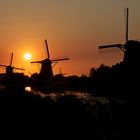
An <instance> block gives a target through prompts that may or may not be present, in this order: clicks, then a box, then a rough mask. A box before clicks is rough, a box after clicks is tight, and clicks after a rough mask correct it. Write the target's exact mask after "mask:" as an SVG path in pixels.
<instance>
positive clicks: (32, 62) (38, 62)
mask: <svg viewBox="0 0 140 140" xmlns="http://www.w3.org/2000/svg"><path fill="white" fill-rule="evenodd" d="M30 63H42V61H32V62H30Z"/></svg>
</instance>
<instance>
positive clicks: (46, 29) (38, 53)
mask: <svg viewBox="0 0 140 140" xmlns="http://www.w3.org/2000/svg"><path fill="white" fill-rule="evenodd" d="M126 7H129V12H130V17H129V39H135V40H140V27H139V26H140V1H139V0H104V1H103V0H0V64H5V65H8V64H9V63H10V54H11V52H13V53H14V58H13V65H14V66H15V67H20V68H25V69H26V74H29V73H31V74H32V73H34V72H38V71H39V68H40V66H39V65H38V64H30V61H26V60H25V59H24V54H25V53H26V52H30V53H31V54H32V58H31V61H34V60H42V59H44V58H46V48H45V42H44V40H45V39H47V41H48V46H49V50H50V56H51V58H59V57H65V56H68V57H69V58H70V60H68V61H61V62H59V63H58V64H57V65H56V66H55V67H54V68H53V71H54V74H57V73H59V69H60V67H61V69H62V72H63V73H66V74H67V75H81V74H89V70H90V68H91V67H98V66H99V65H100V64H102V63H104V64H105V65H112V64H115V63H117V62H120V61H122V59H123V52H121V51H119V50H118V51H115V52H108V53H106V52H102V53H99V50H98V46H99V45H106V44H112V43H113V44H114V43H125V10H124V9H125V8H126ZM0 72H3V68H2V67H0Z"/></svg>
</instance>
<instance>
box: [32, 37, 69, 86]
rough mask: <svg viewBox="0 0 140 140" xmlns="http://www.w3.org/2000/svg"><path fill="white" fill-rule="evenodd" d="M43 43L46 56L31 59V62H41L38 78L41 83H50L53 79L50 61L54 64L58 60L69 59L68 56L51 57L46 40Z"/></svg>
mask: <svg viewBox="0 0 140 140" xmlns="http://www.w3.org/2000/svg"><path fill="white" fill-rule="evenodd" d="M45 44H46V50H47V57H46V58H45V59H43V60H40V61H33V62H31V63H40V64H41V70H40V72H39V78H40V80H41V83H44V84H50V83H51V82H52V79H53V70H52V63H55V64H56V63H57V62H58V61H63V60H69V58H68V57H66V58H59V59H51V58H50V52H49V48H48V43H47V40H45Z"/></svg>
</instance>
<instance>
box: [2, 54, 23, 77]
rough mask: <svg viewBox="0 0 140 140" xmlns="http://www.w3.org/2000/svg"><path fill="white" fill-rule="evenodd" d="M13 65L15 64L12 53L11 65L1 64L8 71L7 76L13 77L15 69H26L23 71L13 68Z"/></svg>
mask: <svg viewBox="0 0 140 140" xmlns="http://www.w3.org/2000/svg"><path fill="white" fill-rule="evenodd" d="M12 63H13V52H12V53H11V59H10V64H9V65H2V64H0V66H1V67H4V68H5V69H6V75H11V74H12V73H13V70H14V69H17V70H25V69H22V68H17V67H14V66H12Z"/></svg>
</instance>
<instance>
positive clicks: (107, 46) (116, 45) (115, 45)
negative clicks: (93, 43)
mask: <svg viewBox="0 0 140 140" xmlns="http://www.w3.org/2000/svg"><path fill="white" fill-rule="evenodd" d="M128 16H129V9H128V8H127V14H126V35H125V40H126V42H125V43H124V44H111V45H103V46H99V47H98V48H99V49H104V48H111V47H117V48H120V49H121V50H122V51H124V49H125V48H124V46H125V44H126V43H127V42H128Z"/></svg>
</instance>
